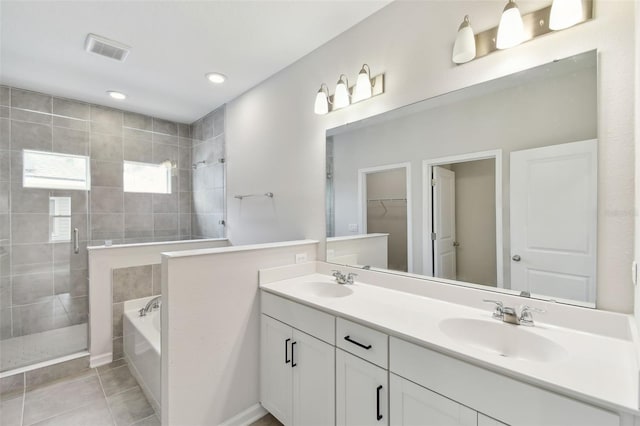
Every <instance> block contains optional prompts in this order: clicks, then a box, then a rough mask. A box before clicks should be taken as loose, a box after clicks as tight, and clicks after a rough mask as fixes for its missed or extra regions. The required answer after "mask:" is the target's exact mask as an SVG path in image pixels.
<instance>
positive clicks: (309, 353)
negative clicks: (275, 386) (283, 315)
mask: <svg viewBox="0 0 640 426" xmlns="http://www.w3.org/2000/svg"><path fill="white" fill-rule="evenodd" d="M291 358H292V363H293V364H292V365H293V368H292V370H293V424H294V425H295V426H313V425H318V426H327V425H332V424H335V365H336V360H335V348H334V347H333V346H331V345H329V344H327V343H325V342H323V341H321V340H318V339H316V338H315V337H312V336H309V335H308V334H305V333H303V332H301V331H298V330H293V342H292V346H291Z"/></svg>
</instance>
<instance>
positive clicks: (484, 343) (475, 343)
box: [298, 281, 568, 363]
mask: <svg viewBox="0 0 640 426" xmlns="http://www.w3.org/2000/svg"><path fill="white" fill-rule="evenodd" d="M298 290H300V291H301V292H303V293H306V294H308V295H309V296H315V297H319V298H327V299H332V298H343V297H348V296H350V295H352V294H353V293H354V290H353V287H352V285H351V284H344V285H340V284H336V283H334V282H330V281H308V282H302V283H300V284H298ZM438 328H439V329H440V330H441V331H442V332H443V333H444V334H445V335H447V336H448V337H449V338H451V339H453V340H454V341H456V342H458V343H462V344H465V345H468V346H471V347H473V348H475V349H480V350H482V351H485V352H488V353H491V354H494V355H496V356H500V357H505V358H512V359H517V360H524V361H535V362H545V363H546V362H554V361H560V360H563V359H565V358H566V357H567V356H568V352H567V350H566V349H565V348H564V347H563V346H562V345H561V344H559V343H556V342H555V341H553V340H551V339H548V338H546V337H543V336H540V335H539V334H537V333H533V332H531V331H529V330H527V329H526V328H524V327H522V326H517V325H512V324H508V323H504V322H501V321H497V320H495V319H491V318H487V319H477V318H446V319H442V320H440V321H439V323H438Z"/></svg>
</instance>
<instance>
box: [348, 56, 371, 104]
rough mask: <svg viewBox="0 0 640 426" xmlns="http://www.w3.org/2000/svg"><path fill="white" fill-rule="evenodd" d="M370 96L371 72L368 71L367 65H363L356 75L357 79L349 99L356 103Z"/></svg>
mask: <svg viewBox="0 0 640 426" xmlns="http://www.w3.org/2000/svg"><path fill="white" fill-rule="evenodd" d="M372 94H373V89H372V87H371V70H370V69H369V65H367V64H364V65H363V66H362V69H361V70H360V73H358V79H357V80H356V86H355V87H354V88H353V95H352V96H351V98H352V100H353V102H358V101H363V100H365V99H369V98H370V97H371V95H372Z"/></svg>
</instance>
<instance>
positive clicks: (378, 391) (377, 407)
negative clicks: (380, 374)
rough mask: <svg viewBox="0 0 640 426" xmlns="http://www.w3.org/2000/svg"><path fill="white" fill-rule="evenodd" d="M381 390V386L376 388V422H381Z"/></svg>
mask: <svg viewBox="0 0 640 426" xmlns="http://www.w3.org/2000/svg"><path fill="white" fill-rule="evenodd" d="M381 390H382V385H380V386H378V388H377V389H376V419H378V421H380V420H382V414H380V391H381Z"/></svg>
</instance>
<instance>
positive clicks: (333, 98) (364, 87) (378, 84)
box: [313, 64, 384, 115]
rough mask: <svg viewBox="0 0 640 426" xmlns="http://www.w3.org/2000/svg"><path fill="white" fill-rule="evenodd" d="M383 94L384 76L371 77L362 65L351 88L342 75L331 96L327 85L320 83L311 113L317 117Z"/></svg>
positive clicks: (345, 77) (369, 72) (367, 69)
mask: <svg viewBox="0 0 640 426" xmlns="http://www.w3.org/2000/svg"><path fill="white" fill-rule="evenodd" d="M383 93H384V74H378V75H376V76H374V77H371V69H370V68H369V65H367V64H364V65H362V68H361V69H360V72H359V73H358V78H357V80H356V84H355V85H354V86H353V87H349V80H348V79H347V76H346V75H344V74H340V78H339V79H338V83H337V84H336V91H335V93H334V94H333V95H331V94H330V93H329V88H328V87H327V85H326V84H324V83H322V84H321V85H320V89H319V90H318V92H317V93H316V100H315V103H314V106H313V112H315V113H316V114H318V115H324V114H327V113H329V112H331V111H335V110H337V109H340V108H344V107H347V106H349V105H351V104H355V103H357V102H360V101H364V100H366V99H369V98H372V97H374V96H378V95H381V94H383Z"/></svg>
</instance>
